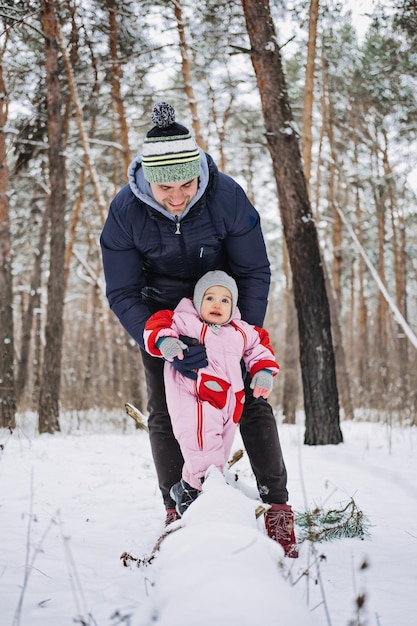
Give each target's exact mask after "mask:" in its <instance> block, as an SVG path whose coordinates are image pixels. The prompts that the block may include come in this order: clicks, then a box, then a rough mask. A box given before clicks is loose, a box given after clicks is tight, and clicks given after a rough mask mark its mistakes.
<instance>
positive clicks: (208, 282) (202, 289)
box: [193, 270, 238, 324]
mask: <svg viewBox="0 0 417 626" xmlns="http://www.w3.org/2000/svg"><path fill="white" fill-rule="evenodd" d="M214 285H219V287H226V289H228V290H229V291H230V293H231V295H232V311H231V315H230V317H229V319H228V320H227V322H225V323H226V324H227V323H228V322H230V320H231V319H233V316H234V314H235V309H236V306H237V299H238V291H237V285H236V282H235V280H234V279H233V278H232V277H231V276H229V274H226V272H223V271H222V270H213V271H212V272H207V274H204V276H202V277H201V278H200V279H199V280H198V281H197V283H196V285H195V287H194V297H193V303H194V306H195V308H196V309H197V311H198V313H200V311H201V303H202V301H203V296H204V294H205V293H206V291H207V289H208V288H209V287H214Z"/></svg>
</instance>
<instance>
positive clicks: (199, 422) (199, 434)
mask: <svg viewBox="0 0 417 626" xmlns="http://www.w3.org/2000/svg"><path fill="white" fill-rule="evenodd" d="M197 443H198V447H199V448H200V450H203V449H204V438H203V405H202V404H201V402H200V400H197Z"/></svg>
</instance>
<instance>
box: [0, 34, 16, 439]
mask: <svg viewBox="0 0 417 626" xmlns="http://www.w3.org/2000/svg"><path fill="white" fill-rule="evenodd" d="M3 46H5V43H4V44H3ZM3 46H2V48H1V50H0V427H3V428H14V427H15V425H16V424H15V415H16V390H15V384H14V341H13V333H14V328H13V285H12V252H11V234H10V213H9V199H8V196H7V193H8V189H9V170H8V167H7V160H6V158H7V150H6V137H5V133H4V127H5V125H6V121H7V112H8V102H7V95H6V86H5V84H4V79H3V52H4V47H3Z"/></svg>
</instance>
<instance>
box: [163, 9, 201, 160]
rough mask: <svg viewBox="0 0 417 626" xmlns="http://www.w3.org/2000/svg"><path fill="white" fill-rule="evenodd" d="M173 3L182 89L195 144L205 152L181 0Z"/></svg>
mask: <svg viewBox="0 0 417 626" xmlns="http://www.w3.org/2000/svg"><path fill="white" fill-rule="evenodd" d="M172 4H173V5H174V13H175V19H176V20H177V28H178V37H179V40H180V52H181V71H182V77H183V80H184V91H185V94H186V96H187V99H188V105H189V107H190V110H191V117H192V126H193V132H194V136H195V140H196V142H197V144H198V145H199V146H200V148H201V149H202V150H204V152H207V142H206V140H205V139H204V137H203V135H202V133H201V124H200V117H199V115H198V110H197V98H196V97H195V94H194V88H193V79H192V76H191V64H190V50H189V47H188V44H187V39H186V37H185V28H184V17H183V13H182V7H181V0H172Z"/></svg>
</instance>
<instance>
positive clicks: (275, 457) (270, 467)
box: [141, 350, 288, 508]
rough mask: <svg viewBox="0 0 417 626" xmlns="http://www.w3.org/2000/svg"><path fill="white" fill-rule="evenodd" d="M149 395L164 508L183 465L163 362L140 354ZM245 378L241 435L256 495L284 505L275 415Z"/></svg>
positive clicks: (169, 502) (151, 432)
mask: <svg viewBox="0 0 417 626" xmlns="http://www.w3.org/2000/svg"><path fill="white" fill-rule="evenodd" d="M141 354H142V360H143V365H144V368H145V378H146V387H147V393H148V413H149V417H148V426H149V436H150V441H151V449H152V456H153V459H154V463H155V468H156V473H157V475H158V483H159V488H160V490H161V492H162V497H163V500H164V504H165V507H166V508H173V507H174V506H175V502H174V501H173V500H172V498H171V496H170V495H169V490H170V489H171V487H172V485H173V484H174V483H176V482H178V481H179V480H180V478H181V472H182V466H183V464H184V461H183V458H182V454H181V450H180V447H179V445H178V442H177V440H176V439H175V437H174V434H173V432H172V426H171V420H170V417H169V414H168V409H167V405H166V399H165V386H164V376H163V368H164V361H163V359H158V358H155V357H152V356H150V355H149V354H148V353H147V352H145V351H144V350H141ZM249 383H250V379H249V376H247V377H246V383H245V390H246V401H245V406H244V410H243V414H242V417H241V420H240V423H239V424H240V432H241V435H242V439H243V443H244V445H245V448H246V452H247V453H248V456H249V460H250V463H251V466H252V470H253V473H254V474H255V477H256V482H257V486H258V490H259V494H260V496H261V498H262V500H263V501H264V502H269V503H276V504H284V503H285V502H287V500H288V492H287V471H286V469H285V464H284V460H283V458H282V451H281V444H280V442H279V436H278V430H277V425H276V421H275V417H274V414H273V412H272V408H271V406H270V404H268V402H267V401H266V400H264V399H263V398H257V399H255V398H254V397H253V395H252V390H251V389H250V387H249Z"/></svg>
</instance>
